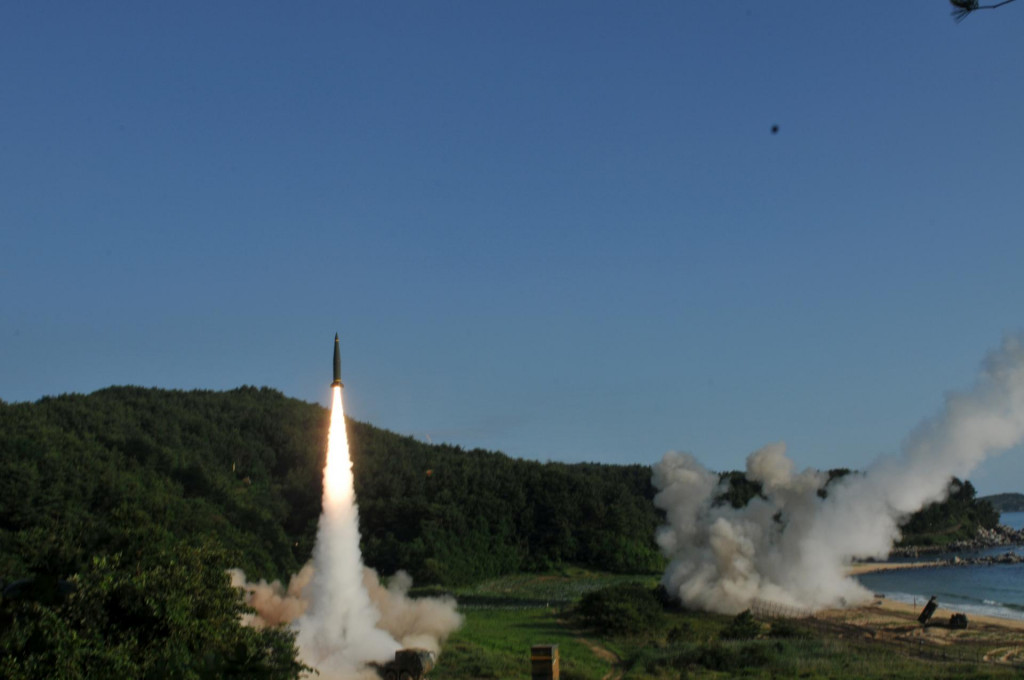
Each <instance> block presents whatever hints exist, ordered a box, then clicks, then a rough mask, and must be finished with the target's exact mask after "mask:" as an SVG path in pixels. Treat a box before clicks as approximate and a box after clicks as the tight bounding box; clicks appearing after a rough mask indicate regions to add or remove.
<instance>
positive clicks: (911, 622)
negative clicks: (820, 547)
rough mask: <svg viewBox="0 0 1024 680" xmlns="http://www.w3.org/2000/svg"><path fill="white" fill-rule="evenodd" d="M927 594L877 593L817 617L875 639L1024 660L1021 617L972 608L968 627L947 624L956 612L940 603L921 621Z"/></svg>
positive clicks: (878, 566) (859, 569)
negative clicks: (890, 596)
mask: <svg viewBox="0 0 1024 680" xmlns="http://www.w3.org/2000/svg"><path fill="white" fill-rule="evenodd" d="M934 564H935V563H934V562H921V563H916V564H915V565H912V566H910V567H908V565H906V564H905V563H902V564H891V563H872V564H860V565H855V566H854V567H852V568H851V573H866V572H868V571H877V570H882V569H894V568H895V569H905V568H913V567H914V566H921V567H923V566H933V565H934ZM926 602H927V600H925V599H924V598H922V599H921V601H920V602H918V603H917V605H916V606H915V605H914V604H910V603H904V602H894V601H891V600H887V599H885V598H876V599H875V600H874V601H873V602H871V603H870V604H867V605H863V606H860V607H851V608H847V609H831V610H826V611H822V612H818V613H817V615H816V618H817V619H819V620H822V621H825V622H828V623H832V624H835V625H837V626H845V627H849V631H850V634H854V635H860V636H863V637H865V638H868V639H871V640H874V641H878V642H891V643H901V644H907V643H910V644H913V645H920V646H923V647H926V648H933V649H936V650H939V649H947V650H950V652H951V653H952V652H953V651H954V650H959V651H960V652H967V653H970V654H971V655H976V656H977V657H978V658H984V659H985V660H987V661H997V662H1004V663H1011V662H1012V663H1016V664H1022V663H1024V621H1019V620H1015V619H1002V618H998V617H994V616H981V615H976V614H970V615H969V619H970V623H969V625H968V627H967V628H966V629H954V628H950V627H949V626H948V625H947V624H948V621H949V618H950V616H952V615H953V614H954V613H958V612H957V611H956V610H954V609H949V608H946V607H943V606H942V602H941V601H940V602H939V608H938V609H936V610H935V614H934V615H933V616H932V618H931V620H930V621H929V624H928V625H926V626H922V625H921V624H920V623H918V621H917V617H918V615H919V614H920V613H921V610H922V609H923V608H924V606H925V603H926Z"/></svg>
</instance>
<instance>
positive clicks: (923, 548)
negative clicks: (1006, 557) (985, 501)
mask: <svg viewBox="0 0 1024 680" xmlns="http://www.w3.org/2000/svg"><path fill="white" fill-rule="evenodd" d="M1021 544H1024V529H1012V528H1010V527H1008V526H1006V525H1004V524H1000V525H998V526H997V527H995V528H994V529H985V528H981V527H979V528H978V533H977V535H975V537H974V538H972V539H971V540H969V541H953V542H952V543H949V544H948V545H944V546H935V545H911V546H901V547H897V548H893V550H892V552H890V553H889V559H892V558H894V557H895V558H900V557H911V558H913V557H920V556H922V555H936V554H938V553H950V552H973V551H976V550H984V549H985V548H994V547H997V546H1004V545H1005V546H1011V545H1021ZM1008 554H1012V553H1008Z"/></svg>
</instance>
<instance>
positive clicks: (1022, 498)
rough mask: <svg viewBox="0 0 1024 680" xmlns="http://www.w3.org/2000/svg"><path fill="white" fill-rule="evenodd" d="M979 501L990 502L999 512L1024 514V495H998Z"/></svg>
mask: <svg viewBox="0 0 1024 680" xmlns="http://www.w3.org/2000/svg"><path fill="white" fill-rule="evenodd" d="M979 500H982V501H988V502H989V503H991V504H992V507H993V508H995V509H996V510H997V511H998V512H1024V493H997V494H993V495H992V496H985V497H984V498H980V499H979Z"/></svg>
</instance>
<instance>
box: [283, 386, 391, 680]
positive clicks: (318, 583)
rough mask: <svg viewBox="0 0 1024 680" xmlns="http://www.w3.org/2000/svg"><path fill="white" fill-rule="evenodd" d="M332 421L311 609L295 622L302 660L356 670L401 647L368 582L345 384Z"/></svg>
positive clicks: (336, 391) (328, 668) (336, 392)
mask: <svg viewBox="0 0 1024 680" xmlns="http://www.w3.org/2000/svg"><path fill="white" fill-rule="evenodd" d="M331 391H332V392H333V401H332V404H331V425H330V430H329V431H328V434H327V463H326V465H325V466H324V492H323V511H322V514H321V515H320V525H319V527H318V529H317V538H316V545H315V546H314V548H313V565H314V569H315V571H314V574H313V579H312V581H310V583H309V586H308V588H309V609H308V610H307V611H306V613H305V614H304V615H303V616H302V617H301V618H300V619H299V620H297V621H296V622H295V627H296V629H297V630H298V635H297V638H296V639H297V642H298V645H299V651H300V654H301V656H302V660H303V661H304V662H305V663H307V664H309V665H310V666H312V667H314V668H316V669H318V670H319V671H321V673H326V672H334V673H352V672H354V671H356V670H358V669H359V668H361V667H363V666H365V665H366V664H367V663H368V662H370V661H385V660H387V659H388V658H389V657H392V656H394V654H395V652H396V651H398V649H399V644H398V642H396V641H395V639H394V638H392V637H391V636H390V635H388V634H387V633H386V632H385V631H383V630H381V629H380V628H377V621H378V620H379V619H380V612H379V611H377V608H376V607H374V606H373V603H372V602H371V601H370V595H369V593H368V592H367V591H366V588H365V587H364V586H363V560H362V555H361V554H360V552H359V511H358V509H357V507H356V502H355V490H354V488H353V486H352V467H351V463H350V462H349V454H348V438H347V436H346V433H345V415H344V409H343V407H342V402H341V387H340V386H335V387H333V388H331Z"/></svg>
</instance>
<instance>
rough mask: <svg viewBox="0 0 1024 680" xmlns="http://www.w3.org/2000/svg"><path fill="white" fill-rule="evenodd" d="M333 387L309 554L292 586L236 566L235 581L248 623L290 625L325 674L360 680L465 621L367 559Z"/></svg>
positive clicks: (307, 657)
mask: <svg viewBox="0 0 1024 680" xmlns="http://www.w3.org/2000/svg"><path fill="white" fill-rule="evenodd" d="M332 392H333V401H332V405H331V425H330V429H329V430H328V434H327V461H326V464H325V466H324V477H323V480H324V481H323V508H322V512H321V515H320V521H319V525H318V527H317V539H316V544H315V545H314V547H313V559H312V561H311V562H310V563H309V564H307V565H306V566H305V567H303V568H302V570H300V572H299V573H298V574H296V575H295V576H293V577H292V580H291V582H290V583H289V585H288V587H287V588H285V587H284V586H283V585H281V583H280V582H276V581H275V582H274V583H266V582H265V581H260V582H258V583H248V582H247V581H246V579H245V574H244V573H242V572H241V571H240V570H238V569H233V570H231V572H230V573H231V580H232V584H233V585H234V586H236V587H238V588H241V589H242V590H243V591H244V592H245V599H246V602H247V603H248V604H249V605H251V606H252V607H253V608H254V609H255V610H256V614H255V615H252V616H249V617H247V619H246V620H245V621H244V623H247V624H248V625H252V626H257V627H262V626H275V625H282V624H287V625H289V626H291V628H292V629H293V630H295V632H296V637H295V641H296V644H297V646H298V649H299V658H300V659H301V660H302V662H303V663H305V664H306V665H308V666H311V667H312V668H314V669H316V671H317V672H318V676H317V677H319V678H320V679H321V680H355V679H357V678H358V679H361V680H362V679H369V678H376V677H377V676H376V673H375V672H374V671H373V670H372V669H371V668H370V666H369V664H371V663H374V662H377V663H381V662H386V661H388V660H390V659H392V658H394V655H395V652H397V651H398V650H399V649H402V648H405V647H418V648H421V649H429V650H430V651H433V652H434V653H439V652H440V650H441V644H442V643H443V642H444V640H445V638H447V637H448V635H449V634H451V633H452V632H453V631H454V630H456V629H457V628H458V627H459V626H460V625H462V616H461V615H460V614H459V613H458V612H457V611H456V603H455V600H454V598H450V597H445V598H419V599H412V598H410V597H408V592H409V589H410V588H411V587H412V579H411V578H410V577H409V575H408V574H406V573H405V572H401V571H400V572H398V573H397V574H395V575H394V576H393V577H391V579H390V581H389V583H388V586H387V587H386V588H385V587H384V586H382V585H381V583H380V579H379V578H378V576H377V572H375V571H374V570H372V569H369V568H367V567H366V566H365V565H364V564H363V558H362V554H361V553H360V550H359V508H358V506H357V505H356V499H355V490H354V488H353V484H352V462H351V459H350V457H349V448H348V437H347V433H346V431H345V414H344V409H343V407H342V395H341V386H340V385H335V386H333V388H332Z"/></svg>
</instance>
